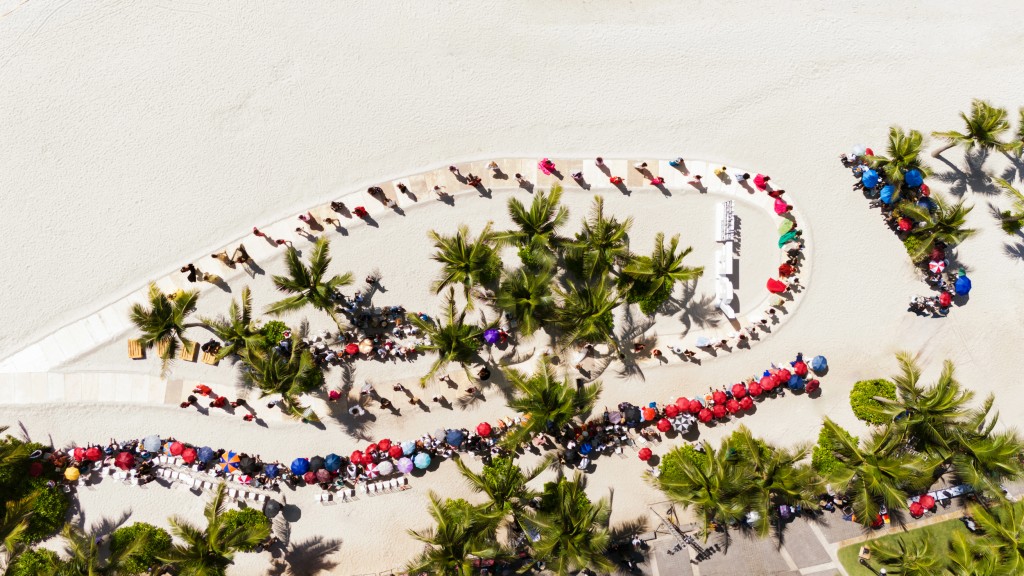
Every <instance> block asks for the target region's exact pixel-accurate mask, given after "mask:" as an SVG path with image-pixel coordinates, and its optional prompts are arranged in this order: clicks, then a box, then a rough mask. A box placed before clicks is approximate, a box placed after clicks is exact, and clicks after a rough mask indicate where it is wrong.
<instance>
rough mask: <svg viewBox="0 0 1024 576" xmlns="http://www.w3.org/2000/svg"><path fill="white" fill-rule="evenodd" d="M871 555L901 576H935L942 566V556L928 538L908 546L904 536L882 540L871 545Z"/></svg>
mask: <svg viewBox="0 0 1024 576" xmlns="http://www.w3.org/2000/svg"><path fill="white" fill-rule="evenodd" d="M871 555H872V556H873V557H875V558H877V559H878V561H879V562H881V563H882V564H884V565H885V567H886V568H887V569H888V572H889V574H893V575H896V574H898V575H900V576H933V575H934V574H936V573H937V572H938V571H939V569H940V568H941V567H942V564H943V559H942V556H940V555H938V554H936V551H935V550H931V549H930V548H929V545H928V540H922V541H920V542H915V543H914V544H913V545H911V546H908V545H907V543H906V541H904V539H903V538H897V539H896V541H895V542H886V541H884V540H880V541H879V542H878V543H877V544H873V545H872V546H871Z"/></svg>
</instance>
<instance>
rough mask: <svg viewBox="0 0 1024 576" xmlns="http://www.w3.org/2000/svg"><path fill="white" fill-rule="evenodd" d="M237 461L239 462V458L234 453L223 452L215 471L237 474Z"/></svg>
mask: <svg viewBox="0 0 1024 576" xmlns="http://www.w3.org/2000/svg"><path fill="white" fill-rule="evenodd" d="M239 460H241V458H240V457H239V456H238V454H236V453H235V452H225V453H223V454H221V455H220V462H219V463H218V464H217V469H218V470H220V471H221V472H237V471H238V461H239Z"/></svg>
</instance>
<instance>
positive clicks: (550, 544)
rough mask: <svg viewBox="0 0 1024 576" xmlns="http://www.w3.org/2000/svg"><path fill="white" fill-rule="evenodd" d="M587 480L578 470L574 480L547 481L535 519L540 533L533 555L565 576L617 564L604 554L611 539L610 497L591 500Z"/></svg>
mask: <svg viewBox="0 0 1024 576" xmlns="http://www.w3.org/2000/svg"><path fill="white" fill-rule="evenodd" d="M585 488H586V481H585V480H584V478H583V476H582V475H581V474H580V473H579V472H576V474H575V476H574V477H573V479H572V480H566V479H565V478H561V479H559V480H558V482H551V483H548V484H547V485H546V486H545V487H544V495H543V497H542V498H541V506H540V509H541V512H540V514H538V515H537V516H536V517H534V518H533V519H532V522H533V523H535V524H536V527H537V528H538V531H539V533H540V540H538V541H537V542H536V544H534V545H533V549H534V558H535V559H538V560H544V561H545V562H546V563H547V569H548V570H549V571H551V572H552V573H553V574H556V575H557V576H566V575H568V574H573V573H576V572H578V571H580V570H584V569H589V570H594V571H597V572H599V573H602V574H608V573H611V572H613V571H614V569H615V566H614V564H612V562H611V560H609V559H608V557H607V556H605V552H606V551H607V550H608V544H609V541H610V540H611V537H610V533H609V530H608V520H609V517H610V516H611V504H610V503H609V501H608V499H607V498H602V499H600V500H598V501H597V502H596V503H594V502H591V501H590V498H589V497H588V496H587V494H586V492H585Z"/></svg>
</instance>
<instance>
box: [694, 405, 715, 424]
mask: <svg viewBox="0 0 1024 576" xmlns="http://www.w3.org/2000/svg"><path fill="white" fill-rule="evenodd" d="M712 416H713V415H712V414H711V410H708V409H707V408H701V410H700V412H698V413H697V420H700V421H701V422H704V423H705V424H707V423H708V422H711V418H712Z"/></svg>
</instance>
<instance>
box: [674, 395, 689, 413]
mask: <svg viewBox="0 0 1024 576" xmlns="http://www.w3.org/2000/svg"><path fill="white" fill-rule="evenodd" d="M676 406H678V407H679V409H680V410H689V409H690V400H689V399H687V398H685V397H683V396H680V397H679V398H676Z"/></svg>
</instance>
